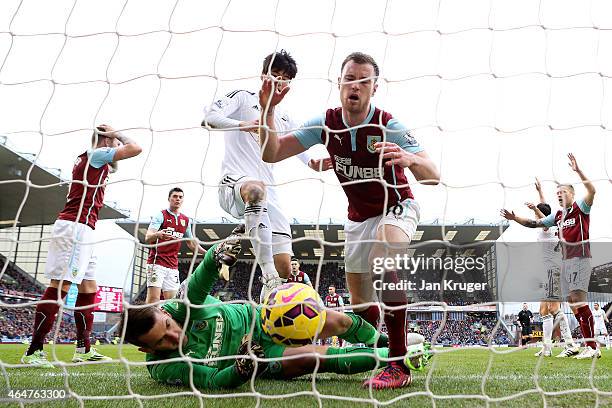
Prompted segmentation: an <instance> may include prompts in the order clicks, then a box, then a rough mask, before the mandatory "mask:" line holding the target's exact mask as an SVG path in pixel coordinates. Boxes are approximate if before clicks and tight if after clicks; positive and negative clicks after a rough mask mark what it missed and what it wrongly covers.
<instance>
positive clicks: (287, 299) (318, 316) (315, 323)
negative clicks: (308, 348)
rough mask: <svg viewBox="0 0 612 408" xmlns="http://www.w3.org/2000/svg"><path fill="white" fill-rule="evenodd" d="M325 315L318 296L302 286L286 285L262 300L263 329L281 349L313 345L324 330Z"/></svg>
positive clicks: (313, 291) (296, 284)
mask: <svg viewBox="0 0 612 408" xmlns="http://www.w3.org/2000/svg"><path fill="white" fill-rule="evenodd" d="M326 316H327V312H326V310H325V306H324V305H323V301H322V300H321V297H320V296H319V294H318V293H317V292H316V291H315V290H314V289H313V288H311V287H310V286H308V285H304V284H302V283H285V284H284V285H281V286H279V287H277V288H275V289H274V290H272V291H271V292H270V293H269V294H268V296H266V298H265V299H264V302H263V305H262V308H261V321H262V325H263V330H264V332H265V333H266V334H268V335H269V336H270V337H272V340H274V342H275V343H278V344H282V345H284V346H296V347H297V346H303V345H306V344H312V342H313V341H314V340H315V339H316V337H317V335H318V334H319V333H321V330H323V326H324V325H325V319H326Z"/></svg>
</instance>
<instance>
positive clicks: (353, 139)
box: [342, 104, 374, 151]
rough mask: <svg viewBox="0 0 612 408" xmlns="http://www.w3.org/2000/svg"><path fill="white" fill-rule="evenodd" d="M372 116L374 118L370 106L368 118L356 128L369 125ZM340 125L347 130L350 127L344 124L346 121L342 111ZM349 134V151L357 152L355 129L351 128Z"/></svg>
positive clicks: (371, 106) (372, 108) (372, 109)
mask: <svg viewBox="0 0 612 408" xmlns="http://www.w3.org/2000/svg"><path fill="white" fill-rule="evenodd" d="M373 116H374V105H372V104H370V112H369V113H368V116H366V118H365V120H364V121H363V122H361V123H360V124H359V125H357V126H361V125H365V124H366V123H370V121H371V120H372V117H373ZM342 123H343V124H344V126H345V127H346V128H347V129H348V128H349V127H350V126H349V125H347V124H346V120H345V119H344V111H342ZM349 132H350V133H351V150H352V151H355V150H357V128H353V129H351V130H349Z"/></svg>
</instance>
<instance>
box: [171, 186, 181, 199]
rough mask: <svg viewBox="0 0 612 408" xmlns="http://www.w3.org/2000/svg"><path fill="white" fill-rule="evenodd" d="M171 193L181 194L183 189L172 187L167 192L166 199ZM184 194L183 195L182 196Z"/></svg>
mask: <svg viewBox="0 0 612 408" xmlns="http://www.w3.org/2000/svg"><path fill="white" fill-rule="evenodd" d="M172 193H183V189H182V188H180V187H172V188H171V189H170V191H169V192H168V198H170V196H172ZM184 194H185V193H183V195H184Z"/></svg>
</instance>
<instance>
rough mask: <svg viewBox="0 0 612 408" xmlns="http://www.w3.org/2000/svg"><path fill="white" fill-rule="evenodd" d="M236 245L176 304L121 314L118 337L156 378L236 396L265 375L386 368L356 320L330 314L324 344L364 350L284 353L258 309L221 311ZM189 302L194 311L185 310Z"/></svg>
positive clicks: (371, 332) (371, 331) (210, 260)
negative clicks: (217, 288)
mask: <svg viewBox="0 0 612 408" xmlns="http://www.w3.org/2000/svg"><path fill="white" fill-rule="evenodd" d="M236 238H237V237H236V236H233V237H232V236H230V237H229V238H228V239H227V241H225V242H223V243H221V244H218V245H214V246H213V247H212V248H210V250H208V252H207V253H206V255H205V256H204V260H203V261H202V262H201V263H200V265H198V267H197V268H196V270H195V271H194V272H193V274H192V275H191V277H190V278H189V280H188V281H186V282H184V284H183V285H181V289H180V290H179V294H178V296H177V300H176V301H173V302H168V303H165V304H164V305H163V306H162V308H158V307H156V306H153V305H147V306H145V307H139V306H132V307H129V308H127V309H126V310H125V312H124V313H123V314H122V323H121V330H120V333H122V335H125V341H126V342H128V343H131V344H134V345H136V346H138V347H139V349H138V350H139V351H142V352H145V353H147V354H146V360H147V370H148V371H149V374H150V375H151V378H153V379H154V380H156V381H158V382H160V383H162V384H166V385H167V384H172V385H182V386H184V387H196V388H197V389H199V390H212V389H219V388H236V387H239V386H240V385H242V384H245V383H247V382H249V381H251V379H252V378H253V377H257V376H260V375H262V376H267V377H268V378H274V379H280V380H284V379H290V378H294V377H299V376H302V375H305V374H311V373H313V372H319V373H322V372H333V373H338V374H355V373H361V372H367V371H370V370H372V369H374V368H375V367H376V366H377V365H378V364H382V365H384V364H385V362H384V361H385V359H386V358H387V356H388V352H389V350H388V349H387V348H384V347H376V348H372V347H371V346H374V345H375V344H376V342H377V339H378V338H379V334H378V333H377V332H376V329H375V328H374V327H372V325H370V324H368V323H367V322H365V321H364V320H363V319H361V318H360V317H358V316H355V315H347V314H343V313H338V312H335V311H333V310H328V311H327V318H326V319H325V324H324V326H323V328H322V330H321V332H320V334H319V337H324V336H325V337H327V336H332V335H338V336H340V337H342V338H344V339H346V340H347V341H349V342H351V343H364V344H366V345H369V346H367V347H347V348H335V347H328V346H315V345H306V346H301V347H285V346H282V345H279V344H276V343H275V342H274V341H273V340H272V338H271V337H270V336H269V335H268V334H266V333H265V332H264V330H263V324H262V322H261V313H260V309H259V307H257V306H254V305H252V304H249V303H247V304H238V303H235V304H227V303H222V302H220V301H219V300H217V299H215V298H214V297H212V296H210V295H209V294H210V291H211V290H212V288H213V286H214V284H215V282H216V281H217V279H218V277H219V270H220V269H221V267H222V265H225V266H230V265H231V264H233V263H234V262H235V261H236V256H237V254H238V253H240V241H239V239H236ZM186 300H188V301H189V304H191V305H194V306H196V307H188V305H186V304H185V303H184V301H186ZM203 306H206V307H203ZM318 355H321V356H324V358H320V357H317V356H318ZM255 358H256V359H257V360H255ZM262 359H271V360H267V361H262ZM379 359H382V361H381V362H380V363H377V360H379ZM406 360H408V359H406ZM255 361H257V363H255ZM268 361H271V362H270V363H268Z"/></svg>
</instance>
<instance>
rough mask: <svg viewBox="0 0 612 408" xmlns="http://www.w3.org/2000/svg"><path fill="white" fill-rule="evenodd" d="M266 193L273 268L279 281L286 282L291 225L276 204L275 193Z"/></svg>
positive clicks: (289, 262)
mask: <svg viewBox="0 0 612 408" xmlns="http://www.w3.org/2000/svg"><path fill="white" fill-rule="evenodd" d="M267 193H268V200H267V202H268V217H269V218H270V226H271V228H272V256H273V257H274V267H275V269H276V271H277V272H278V275H279V276H280V277H281V279H283V280H286V279H287V278H288V277H289V274H290V273H291V257H292V256H293V249H292V247H293V240H292V239H291V224H290V223H289V220H288V219H287V217H286V216H285V212H284V211H283V209H282V208H281V207H280V206H279V204H278V198H277V197H276V191H275V190H274V189H273V188H269V189H268V190H267Z"/></svg>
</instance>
